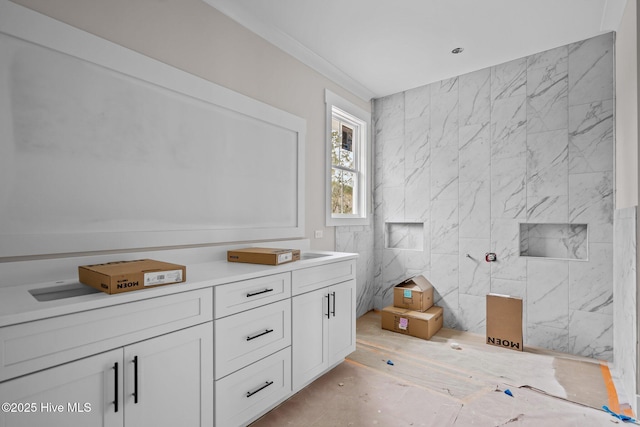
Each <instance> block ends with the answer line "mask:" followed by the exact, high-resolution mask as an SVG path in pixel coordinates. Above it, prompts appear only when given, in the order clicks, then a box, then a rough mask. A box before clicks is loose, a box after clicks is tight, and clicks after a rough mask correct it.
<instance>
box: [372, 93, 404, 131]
mask: <svg viewBox="0 0 640 427" xmlns="http://www.w3.org/2000/svg"><path fill="white" fill-rule="evenodd" d="M376 105H379V107H380V113H379V115H377V116H376V117H377V120H376V122H375V130H376V132H375V138H376V139H379V138H385V139H386V138H390V139H393V138H402V137H403V136H404V93H397V94H394V95H389V96H386V97H384V98H382V99H381V100H380V101H379V102H378V103H377V104H376Z"/></svg>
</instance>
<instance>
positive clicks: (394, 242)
mask: <svg viewBox="0 0 640 427" xmlns="http://www.w3.org/2000/svg"><path fill="white" fill-rule="evenodd" d="M384 231H385V232H384V235H385V239H384V240H385V242H384V243H385V244H384V246H385V248H387V249H406V250H412V251H421V250H423V249H424V223H422V222H386V223H385V230H384Z"/></svg>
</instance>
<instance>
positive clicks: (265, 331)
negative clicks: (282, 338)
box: [247, 329, 273, 341]
mask: <svg viewBox="0 0 640 427" xmlns="http://www.w3.org/2000/svg"><path fill="white" fill-rule="evenodd" d="M271 332H273V329H265V330H264V332H260V333H259V334H255V335H251V336H248V337H247V341H251V340H253V339H256V338H258V337H261V336H263V335H267V334H270V333H271Z"/></svg>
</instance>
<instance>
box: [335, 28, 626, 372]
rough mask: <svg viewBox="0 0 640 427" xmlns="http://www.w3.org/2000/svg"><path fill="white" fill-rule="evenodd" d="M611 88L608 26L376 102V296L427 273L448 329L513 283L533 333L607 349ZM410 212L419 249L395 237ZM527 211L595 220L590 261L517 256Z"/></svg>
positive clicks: (542, 341)
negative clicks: (420, 239)
mask: <svg viewBox="0 0 640 427" xmlns="http://www.w3.org/2000/svg"><path fill="white" fill-rule="evenodd" d="M613 93H614V92H613V33H609V34H604V35H601V36H598V37H595V38H592V39H588V40H585V41H582V42H578V43H573V44H570V45H567V46H562V47H559V48H556V49H552V50H549V51H546V52H541V53H539V54H536V55H532V56H529V57H526V58H521V59H517V60H514V61H510V62H507V63H505V64H499V65H496V66H494V67H490V68H486V69H483V70H479V71H475V72H472V73H469V74H465V75H462V76H458V77H454V78H451V79H447V80H443V81H440V82H436V83H432V84H429V85H426V86H423V87H419V88H416V89H412V90H408V91H406V92H402V93H398V94H394V95H390V96H387V97H385V98H381V99H377V100H375V102H374V117H373V119H374V120H373V122H374V125H373V126H374V147H375V168H374V169H375V170H374V174H375V178H374V179H375V186H374V187H375V188H374V200H375V201H374V212H375V214H374V224H373V226H372V229H371V230H370V231H372V234H373V235H372V236H368V239H370V240H371V241H372V242H373V245H374V246H373V249H372V250H371V249H370V248H367V249H366V250H367V251H369V252H367V254H368V255H373V258H374V261H373V266H372V268H371V269H369V270H367V274H373V277H371V276H367V277H366V279H365V280H366V285H365V287H366V289H367V291H362V294H363V295H367V296H369V295H370V296H371V297H372V300H371V302H370V304H371V306H372V307H376V308H382V307H384V306H386V305H389V304H391V303H392V293H391V291H390V290H391V288H392V287H393V285H394V284H395V283H398V282H400V281H401V280H403V279H405V278H406V277H408V276H411V275H414V274H419V273H421V274H424V275H425V276H426V277H427V278H428V279H429V280H430V281H431V282H432V283H433V284H434V287H435V289H436V291H435V302H436V303H437V304H438V305H441V306H443V307H444V309H445V325H446V326H447V327H450V328H457V329H461V330H468V331H471V332H476V333H480V334H484V332H485V317H486V313H485V295H486V294H487V293H488V292H499V293H507V294H511V295H517V296H521V297H522V298H523V299H524V309H525V313H524V317H525V319H524V320H525V324H526V328H525V331H524V332H525V345H526V344H528V345H533V346H541V347H546V348H549V349H554V350H560V351H565V352H570V353H574V354H579V355H584V356H591V357H597V358H602V359H608V360H609V359H611V358H612V344H613V328H612V325H613V310H612V296H613V285H612V283H613V155H614V151H613V149H614V148H613V147H614V146H613V144H614V141H613V101H614V100H613ZM403 221H406V222H421V223H423V224H424V228H423V229H424V244H423V250H422V251H411V250H402V249H387V248H385V244H384V242H385V238H384V232H385V226H384V224H385V222H403ZM520 223H560V224H561V223H574V224H587V225H588V239H589V241H588V245H587V250H588V261H576V260H557V259H554V260H552V259H541V258H528V257H523V256H520V236H519V231H520ZM353 233H354V232H353V231H350V230H348V229H343V228H339V229H338V230H337V240H339V241H342V240H345V241H349V239H350V238H351V237H349V236H350V235H352V234H353ZM343 234H344V235H345V236H344V237H338V236H342V235H343ZM342 247H343V246H341V248H342ZM344 248H345V249H350V247H347V246H344ZM486 252H495V253H496V254H497V256H498V261H497V262H495V263H486V262H485V261H484V254H485V253H486ZM467 255H468V256H467ZM365 259H367V258H366V257H364V256H363V257H361V258H360V262H362V261H365ZM363 298H364V297H363ZM364 304H365V303H364V299H363V307H364Z"/></svg>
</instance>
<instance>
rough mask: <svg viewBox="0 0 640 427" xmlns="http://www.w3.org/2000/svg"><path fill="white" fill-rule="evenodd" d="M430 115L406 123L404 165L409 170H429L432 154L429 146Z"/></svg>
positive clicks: (408, 120)
mask: <svg viewBox="0 0 640 427" xmlns="http://www.w3.org/2000/svg"><path fill="white" fill-rule="evenodd" d="M429 124H430V120H429V115H428V114H427V115H425V117H417V118H414V119H407V120H406V121H405V138H404V164H405V167H407V168H412V169H416V168H428V167H429V158H430V154H431V150H430V145H429Z"/></svg>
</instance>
